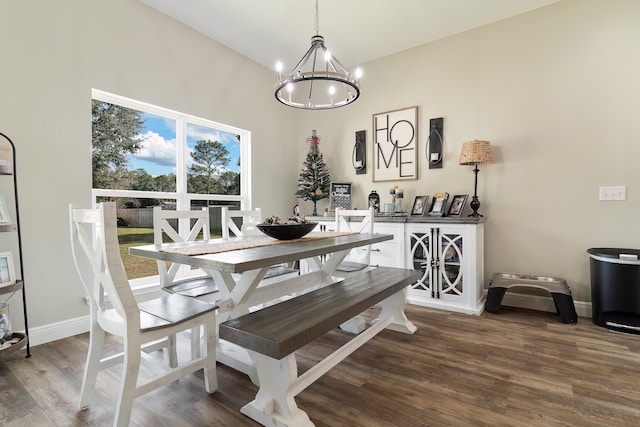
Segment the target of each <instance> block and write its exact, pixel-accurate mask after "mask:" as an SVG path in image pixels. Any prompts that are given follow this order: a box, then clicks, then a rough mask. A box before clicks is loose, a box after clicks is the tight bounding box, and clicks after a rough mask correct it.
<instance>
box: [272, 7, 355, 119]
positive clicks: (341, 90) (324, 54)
mask: <svg viewBox="0 0 640 427" xmlns="http://www.w3.org/2000/svg"><path fill="white" fill-rule="evenodd" d="M318 16H319V14H318V0H316V35H315V36H313V37H311V47H310V48H309V50H308V51H307V53H305V54H304V56H303V57H302V59H301V60H300V62H298V65H296V66H295V68H294V69H293V71H292V72H291V73H290V74H289V75H287V76H285V77H282V75H281V72H282V63H280V62H278V64H277V65H276V69H277V71H278V81H277V83H276V84H275V96H276V99H277V100H278V101H280V102H282V103H283V104H284V105H288V106H290V107H295V108H303V109H306V110H326V109H329V108H338V107H343V106H345V105H348V104H351V103H352V102H353V101H355V100H356V99H358V97H359V96H360V85H359V79H360V75H361V71H360V69H359V68H358V69H357V70H356V72H355V77H354V76H352V75H351V73H349V72H348V71H347V69H346V68H344V66H343V65H342V64H341V63H340V61H338V59H337V58H335V57H334V56H332V55H331V53H330V52H329V50H328V49H327V48H326V46H325V45H324V37H322V36H321V35H319V34H318V19H319V18H318Z"/></svg>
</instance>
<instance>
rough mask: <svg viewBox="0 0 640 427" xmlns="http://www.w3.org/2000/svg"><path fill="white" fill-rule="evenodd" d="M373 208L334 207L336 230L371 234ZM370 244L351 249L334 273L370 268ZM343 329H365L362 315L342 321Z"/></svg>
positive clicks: (342, 273) (359, 271) (356, 271)
mask: <svg viewBox="0 0 640 427" xmlns="http://www.w3.org/2000/svg"><path fill="white" fill-rule="evenodd" d="M374 214H375V211H374V208H373V207H370V208H369V209H366V210H365V209H336V214H335V215H336V231H337V232H344V231H346V232H353V233H369V234H373V221H374ZM370 260H371V245H367V246H362V247H358V248H354V249H352V250H351V251H350V252H349V254H348V255H347V257H346V258H345V259H344V261H342V262H341V263H340V264H339V265H338V268H337V269H336V274H337V275H340V276H343V277H348V276H350V275H354V274H359V273H361V272H363V271H366V270H368V269H370V268H371V262H370ZM340 328H341V329H342V330H343V331H347V332H352V333H354V334H358V333H360V332H362V331H364V330H365V328H366V324H365V320H364V317H362V316H355V317H353V318H352V319H350V320H348V321H346V322H344V323H342V324H341V325H340Z"/></svg>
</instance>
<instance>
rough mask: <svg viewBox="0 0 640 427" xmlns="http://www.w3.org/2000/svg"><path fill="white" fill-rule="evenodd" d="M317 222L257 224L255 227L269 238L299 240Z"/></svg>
mask: <svg viewBox="0 0 640 427" xmlns="http://www.w3.org/2000/svg"><path fill="white" fill-rule="evenodd" d="M316 225H318V223H317V222H308V223H305V224H258V225H256V227H257V228H258V230H260V231H262V232H263V233H264V234H266V235H267V236H269V237H273V238H275V239H278V240H293V239H299V238H300V237H303V236H305V235H307V234H309V233H310V232H311V230H313V229H314V228H315V227H316Z"/></svg>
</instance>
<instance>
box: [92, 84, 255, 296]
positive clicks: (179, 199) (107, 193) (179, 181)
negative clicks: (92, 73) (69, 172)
mask: <svg viewBox="0 0 640 427" xmlns="http://www.w3.org/2000/svg"><path fill="white" fill-rule="evenodd" d="M91 98H92V99H93V100H97V101H102V102H108V103H110V104H115V105H120V106H122V107H126V108H131V109H133V110H138V111H142V112H145V113H149V114H154V115H156V116H160V117H166V118H170V119H173V120H175V121H176V191H175V192H160V191H135V190H113V189H98V188H92V189H91V197H92V202H93V205H95V204H96V203H97V198H98V197H100V196H103V197H124V198H150V199H174V200H175V201H176V209H178V210H187V209H190V207H191V202H192V201H194V200H210V201H225V202H229V201H233V202H239V203H240V209H247V210H249V209H251V185H250V183H251V132H250V131H248V130H244V129H240V128H236V127H233V126H229V125H225V124H222V123H218V122H214V121H212V120H207V119H203V118H200V117H195V116H191V115H189V114H185V113H180V112H178V111H174V110H170V109H168V108H164V107H159V106H157V105H152V104H149V103H146V102H143V101H137V100H135V99H131V98H127V97H124V96H120V95H115V94H112V93H109V92H105V91H102V90H99V89H91ZM187 123H192V124H195V125H200V126H206V127H209V128H212V129H216V130H221V131H224V132H229V133H232V134H235V135H239V136H240V194H239V195H225V194H198V193H187V161H186V160H187V156H188V154H187V153H188V152H187V143H186V141H187V137H186V134H187ZM157 277H158V276H150V277H143V278H139V279H133V280H130V283H131V285H132V287H133V288H135V289H136V290H137V291H144V290H145V289H147V290H148V289H149V288H150V287H154V286H152V284H154V285H155V284H157ZM137 293H138V292H137Z"/></svg>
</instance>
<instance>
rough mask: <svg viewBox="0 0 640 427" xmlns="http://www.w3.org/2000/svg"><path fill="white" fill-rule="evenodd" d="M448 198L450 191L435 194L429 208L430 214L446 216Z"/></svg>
mask: <svg viewBox="0 0 640 427" xmlns="http://www.w3.org/2000/svg"><path fill="white" fill-rule="evenodd" d="M448 200H449V193H436V194H434V195H433V199H432V201H431V207H430V208H429V216H444V213H445V209H446V207H447V201H448Z"/></svg>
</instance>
